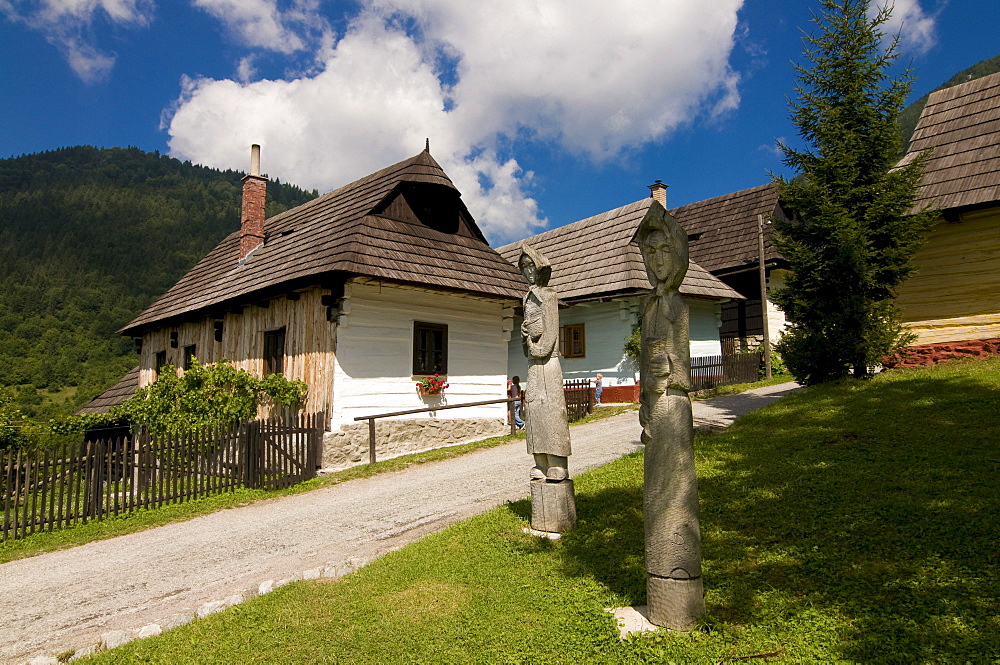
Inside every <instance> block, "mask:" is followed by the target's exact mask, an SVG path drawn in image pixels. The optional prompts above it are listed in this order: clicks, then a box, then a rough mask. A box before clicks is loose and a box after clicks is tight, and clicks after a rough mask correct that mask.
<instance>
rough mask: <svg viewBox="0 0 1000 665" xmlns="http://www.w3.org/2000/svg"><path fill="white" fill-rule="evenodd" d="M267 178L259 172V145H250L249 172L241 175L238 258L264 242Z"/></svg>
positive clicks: (245, 255)
mask: <svg viewBox="0 0 1000 665" xmlns="http://www.w3.org/2000/svg"><path fill="white" fill-rule="evenodd" d="M266 201H267V178H265V177H264V176H262V175H261V174H260V146H259V145H257V144H256V143H254V144H253V145H252V146H250V173H248V174H247V175H245V176H244V177H243V211H242V213H241V215H240V260H243V259H245V258H246V257H247V255H248V254H250V252H252V251H253V250H254V249H256V248H257V247H258V246H260V245H261V244H262V243H263V242H264V204H265V202H266Z"/></svg>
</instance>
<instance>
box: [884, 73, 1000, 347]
mask: <svg viewBox="0 0 1000 665" xmlns="http://www.w3.org/2000/svg"><path fill="white" fill-rule="evenodd" d="M924 150H931V151H932V152H931V157H930V161H928V162H927V166H926V169H925V171H924V176H923V178H922V180H921V182H920V186H919V189H918V192H917V200H916V204H915V209H921V208H924V207H926V206H931V207H933V208H936V209H939V210H940V212H941V216H940V219H939V220H938V222H937V224H936V225H935V226H934V228H933V230H932V231H931V233H930V236H929V237H928V239H927V242H926V244H925V245H924V246H923V247H922V248H921V249H920V250H918V251H917V253H916V254H915V255H914V257H913V261H914V263H915V264H916V266H917V273H916V274H915V275H913V276H912V277H910V278H909V279H908V280H907V281H906V282H904V283H903V284H902V285H901V286H900V288H899V290H898V294H897V295H898V298H897V304H898V305H899V306H900V308H901V309H902V311H903V321H904V322H905V323H906V325H907V326H908V327H909V328H910V329H911V330H912V331H913V332H914V333H916V335H917V340H916V343H917V344H918V345H929V344H941V343H948V344H949V345H953V344H952V343H955V342H965V341H970V340H983V339H991V338H992V339H996V338H1000V73H997V74H990V75H989V76H984V77H982V78H979V79H975V80H973V81H969V82H967V83H962V84H961V85H956V86H954V87H951V88H946V89H944V90H938V91H937V92H934V93H931V95H930V97H929V99H928V100H927V105H926V106H925V107H924V110H923V113H922V114H921V115H920V120H919V121H918V122H917V127H916V129H915V130H914V133H913V140H912V143H911V144H910V148H909V152H908V153H907V155H906V156H905V157H904V158H903V160H902V162H901V164H906V163H908V162H909V161H910V160H912V159H913V158H914V157H915V156H916V155H918V154H919V153H921V152H922V151H924Z"/></svg>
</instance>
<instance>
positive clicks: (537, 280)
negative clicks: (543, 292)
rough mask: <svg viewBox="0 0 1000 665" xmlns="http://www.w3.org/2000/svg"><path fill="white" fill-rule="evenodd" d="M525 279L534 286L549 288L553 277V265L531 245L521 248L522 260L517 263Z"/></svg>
mask: <svg viewBox="0 0 1000 665" xmlns="http://www.w3.org/2000/svg"><path fill="white" fill-rule="evenodd" d="M517 265H518V267H519V268H520V269H521V274H522V275H524V279H526V280H528V284H531V285H532V286H548V285H549V278H550V277H552V264H550V263H549V261H548V259H546V258H545V257H544V256H542V253H541V252H539V251H538V250H536V249H535V248H534V247H531V246H530V245H523V246H522V247H521V258H520V259H518V261H517Z"/></svg>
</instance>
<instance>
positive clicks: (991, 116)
mask: <svg viewBox="0 0 1000 665" xmlns="http://www.w3.org/2000/svg"><path fill="white" fill-rule="evenodd" d="M927 149H932V150H933V153H932V154H931V158H930V160H929V161H928V162H927V166H926V168H925V169H924V176H923V178H922V179H921V181H920V186H919V187H918V189H917V200H916V205H915V208H914V209H915V210H919V209H921V208H923V207H925V206H927V205H928V204H929V205H931V206H933V207H936V208H944V209H947V208H960V207H964V206H974V205H981V204H987V203H995V202H997V201H1000V72H998V73H996V74H990V75H989V76H983V77H982V78H978V79H975V80H973V81H969V82H967V83H962V84H960V85H956V86H953V87H951V88H946V89H944V90H938V91H937V92H932V93H931V95H930V97H929V98H928V100H927V105H926V106H925V107H924V110H923V113H921V114H920V120H919V121H917V127H916V129H915V130H914V131H913V140H912V143H910V149H909V152H908V153H907V154H906V156H905V157H904V158H903V159H902V161H901V162H900V165H901V166H902V165H905V164H908V163H909V162H910V161H911V160H912V159H913V158H914V157H916V155H918V154H919V153H920V152H921V151H923V150H927Z"/></svg>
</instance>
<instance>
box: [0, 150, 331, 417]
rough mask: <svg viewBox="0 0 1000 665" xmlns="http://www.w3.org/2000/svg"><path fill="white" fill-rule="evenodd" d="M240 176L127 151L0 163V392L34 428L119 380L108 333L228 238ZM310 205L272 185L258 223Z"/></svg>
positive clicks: (121, 355)
mask: <svg viewBox="0 0 1000 665" xmlns="http://www.w3.org/2000/svg"><path fill="white" fill-rule="evenodd" d="M243 175H244V174H243V173H240V172H237V171H219V170H216V169H210V168H206V167H203V166H196V165H192V164H191V163H190V162H181V161H179V160H176V159H173V158H170V157H167V156H164V155H160V154H158V153H147V152H144V151H142V150H139V149H137V148H110V149H98V148H93V147H89V146H80V147H72V148H64V149H61V150H55V151H51V152H45V153H39V154H34V155H23V156H21V157H14V158H10V159H3V160H0V391H3V392H5V393H7V394H8V395H9V396H11V397H12V398H13V399H14V401H15V403H16V404H17V405H18V406H20V407H21V409H22V410H23V411H24V412H25V413H26V414H27V415H29V416H30V417H35V418H45V417H49V416H51V415H54V414H56V413H66V412H69V411H72V410H73V409H74V408H75V407H76V406H78V405H79V404H82V403H84V402H86V401H87V400H89V399H90V398H92V397H93V396H94V395H96V394H97V393H99V392H100V391H102V390H103V389H104V388H106V387H107V386H109V385H110V384H111V383H113V382H114V381H115V380H117V379H118V378H120V376H121V375H122V374H124V373H125V372H126V371H127V370H128V369H130V368H131V367H132V366H133V365H134V364H135V351H134V348H133V346H132V342H131V341H130V340H128V339H125V338H123V337H121V336H120V335H118V334H117V332H116V331H117V330H118V329H119V328H120V327H121V326H123V325H124V324H126V323H128V321H129V320H131V319H132V318H133V317H134V316H135V315H136V314H138V313H139V311H140V310H141V309H142V308H143V307H145V306H146V305H147V304H149V303H150V302H151V301H152V300H153V299H154V298H155V297H156V296H158V295H160V294H161V293H162V292H163V291H165V290H166V289H167V288H168V287H169V286H171V285H172V284H173V283H174V282H175V281H176V280H177V279H178V278H179V277H180V276H181V275H182V274H183V273H184V272H186V271H187V270H188V269H189V268H190V267H191V266H192V265H194V263H195V262H196V261H197V260H198V259H200V258H201V257H202V256H203V255H204V254H206V253H207V252H208V251H209V250H210V249H211V248H212V247H213V246H215V245H216V244H217V243H218V242H219V241H220V240H221V239H222V238H223V237H225V236H226V235H227V234H229V233H230V232H232V231H233V230H235V229H237V228H238V227H239V218H240V192H241V186H242V185H241V182H240V179H241V178H242V177H243ZM315 195H316V193H315V192H305V191H303V190H302V189H300V188H298V187H295V186H293V185H283V184H281V183H280V182H277V181H274V182H271V183H269V184H268V210H267V214H268V215H273V214H277V213H278V212H281V211H282V210H285V209H287V208H290V207H294V206H296V205H299V204H300V203H303V202H305V201H307V200H309V199H311V198H313V197H314V196H315Z"/></svg>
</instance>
